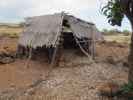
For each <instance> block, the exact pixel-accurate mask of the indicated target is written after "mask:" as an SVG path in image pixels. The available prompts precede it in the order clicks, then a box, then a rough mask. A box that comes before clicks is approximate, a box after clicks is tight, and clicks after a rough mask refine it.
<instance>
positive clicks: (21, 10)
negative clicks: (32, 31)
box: [0, 0, 131, 30]
mask: <svg viewBox="0 0 133 100" xmlns="http://www.w3.org/2000/svg"><path fill="white" fill-rule="evenodd" d="M105 1H107V0H0V22H6V23H9V22H13V23H16V22H20V21H23V20H24V18H25V17H29V16H37V15H45V14H52V13H55V12H61V11H65V12H68V13H70V14H73V15H75V16H76V17H79V18H82V19H84V20H86V21H90V22H93V23H95V24H96V26H97V27H98V29H100V30H102V29H104V28H106V29H112V28H117V29H120V30H124V29H127V30H131V27H130V24H129V22H128V20H127V19H126V18H125V19H124V21H123V24H122V27H116V26H115V27H112V26H111V25H109V24H108V23H107V19H106V18H105V16H103V15H102V14H101V13H100V7H101V5H104V4H105Z"/></svg>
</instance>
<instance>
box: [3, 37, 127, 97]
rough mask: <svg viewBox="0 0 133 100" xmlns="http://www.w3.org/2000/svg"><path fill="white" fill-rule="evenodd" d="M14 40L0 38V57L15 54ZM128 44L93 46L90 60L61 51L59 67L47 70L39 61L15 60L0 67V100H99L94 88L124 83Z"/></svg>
mask: <svg viewBox="0 0 133 100" xmlns="http://www.w3.org/2000/svg"><path fill="white" fill-rule="evenodd" d="M17 41H18V39H17V38H9V37H0V54H2V53H3V52H4V53H8V54H12V53H15V52H16V48H17ZM128 48H129V47H128V45H127V44H124V43H115V42H102V43H97V48H96V58H95V61H92V59H91V58H87V57H85V56H83V55H82V54H80V53H79V51H78V50H64V51H63V55H62V57H61V59H60V63H59V66H55V67H53V68H51V67H50V66H49V65H48V64H47V63H46V62H45V61H44V60H43V59H45V57H44V58H41V60H37V59H36V60H33V61H30V63H29V66H28V67H27V66H26V62H27V60H26V59H16V60H15V62H13V63H10V64H0V98H1V99H2V100H99V96H98V89H97V87H98V86H99V85H100V84H102V83H106V82H115V83H117V84H120V85H121V84H125V83H127V76H128V67H127V66H125V65H124V63H126V59H127V55H128V51H129V50H128Z"/></svg>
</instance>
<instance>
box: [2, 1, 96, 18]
mask: <svg viewBox="0 0 133 100" xmlns="http://www.w3.org/2000/svg"><path fill="white" fill-rule="evenodd" d="M0 2H1V3H0V8H5V9H8V8H11V9H13V8H16V11H18V14H19V15H20V16H32V15H40V14H48V13H54V12H61V11H67V12H70V13H74V14H75V13H79V12H80V11H82V10H86V9H88V10H89V9H92V8H96V7H97V0H0ZM9 10H10V9H9ZM13 10H14V9H13Z"/></svg>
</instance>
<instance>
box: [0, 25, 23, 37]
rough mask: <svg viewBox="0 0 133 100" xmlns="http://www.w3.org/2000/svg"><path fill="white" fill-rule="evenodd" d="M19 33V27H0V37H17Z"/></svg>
mask: <svg viewBox="0 0 133 100" xmlns="http://www.w3.org/2000/svg"><path fill="white" fill-rule="evenodd" d="M21 32H22V28H21V27H6V26H0V36H9V37H18V36H19V34H20V33H21Z"/></svg>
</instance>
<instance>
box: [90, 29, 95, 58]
mask: <svg viewBox="0 0 133 100" xmlns="http://www.w3.org/2000/svg"><path fill="white" fill-rule="evenodd" d="M91 33H92V50H91V52H92V53H91V55H92V58H93V60H94V59H95V47H96V45H95V37H96V36H95V32H94V31H93V27H91Z"/></svg>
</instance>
